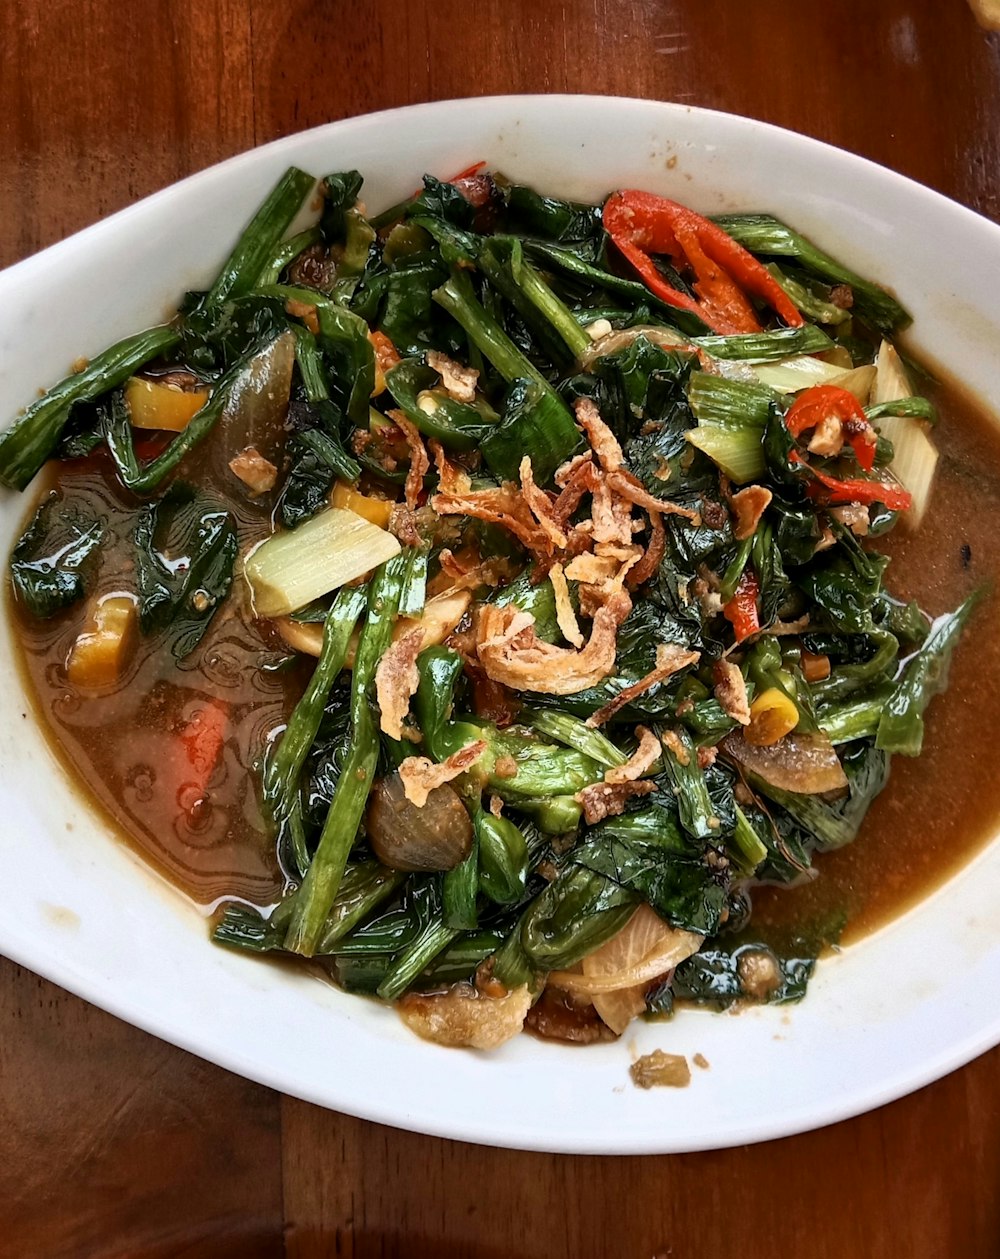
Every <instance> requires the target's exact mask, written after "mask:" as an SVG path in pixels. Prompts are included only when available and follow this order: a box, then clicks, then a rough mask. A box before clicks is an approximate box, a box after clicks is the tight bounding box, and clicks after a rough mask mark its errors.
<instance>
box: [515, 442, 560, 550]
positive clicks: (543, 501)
mask: <svg viewBox="0 0 1000 1259" xmlns="http://www.w3.org/2000/svg"><path fill="white" fill-rule="evenodd" d="M518 476H519V477H520V478H521V493H522V494H523V495H524V501H525V502H526V503H527V504H528V507H529V508H530V510H531V514H532V515H533V516H534V517H535V519H536V520H537V521H538V523H539V525H540V527H541V529H542V532H543V533H544V534H545V536H546V537H547V538H548V539H549V541H550V542H551V543H552V545H553V546H555V547H559V548H563V547H565V546H566V534H565V532H564V531H563V530H562V529H561V528H560V527H559V522H558V521H557V520H556V518H555V516H554V515H553V514H552V502H551V500H550V499H549V496H548V494H546V493H545V491H544V490H542V489H539V487H538V486H537V485H536V484H535V478H534V476H533V474H532V471H531V459H530V458H529V457H528V456H527V455H525V456H524V458H523V459H522V460H521V465H520V467H519V468H518Z"/></svg>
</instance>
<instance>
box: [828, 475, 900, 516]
mask: <svg viewBox="0 0 1000 1259" xmlns="http://www.w3.org/2000/svg"><path fill="white" fill-rule="evenodd" d="M809 471H810V472H811V473H812V475H813V476H814V477H815V478H816V480H815V481H814V482H813V483H812V484H811V485H809V486H808V487H807V489H806V492H807V493H808V495H809V497H810V498H815V499H817V500H819V501H820V502H822V503H824V504H826V505H828V506H830V507H835V506H838V505H840V504H841V503H862V504H864V505H865V506H870V505H871V504H872V503H885V505H886V507H888V508H889V510H890V511H908V510H909V508H910V507H911V506H912V505H913V495H912V494H911V493H910V491H909V490H904V489H903V487H902V486H901V485H896V484H894V483H893V482H891V481H863V480H861V479H860V478H856V479H853V480H846V481H838V480H837V478H836V477H832V476H827V475H826V474H825V473H823V472H818V471H817V470H816V469H815V468H810V469H809ZM817 482H818V484H817Z"/></svg>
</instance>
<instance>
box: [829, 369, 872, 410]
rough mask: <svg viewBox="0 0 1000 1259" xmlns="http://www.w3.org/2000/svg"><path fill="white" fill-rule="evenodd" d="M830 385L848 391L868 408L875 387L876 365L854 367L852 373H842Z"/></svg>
mask: <svg viewBox="0 0 1000 1259" xmlns="http://www.w3.org/2000/svg"><path fill="white" fill-rule="evenodd" d="M829 383H830V384H831V385H836V387H837V388H838V389H846V390H847V392H848V393H849V394H853V395H854V397H855V398H857V400H858V401H859V402H860V403H861V405H862V406H863V407H864V406H867V405H868V400H869V398H870V397H871V393H872V389H873V388H874V385H875V364H874V363H866V364H865V365H864V367H852V368H851V369H850V371H846V372H841V374H840V375H839V376H837V377H836V379H834V380H831V381H830V382H829Z"/></svg>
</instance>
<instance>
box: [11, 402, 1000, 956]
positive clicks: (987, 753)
mask: <svg viewBox="0 0 1000 1259" xmlns="http://www.w3.org/2000/svg"><path fill="white" fill-rule="evenodd" d="M928 392H930V393H932V394H933V395H934V398H935V401H936V402H937V404H938V407H939V411H940V413H941V415H942V423H941V428H940V431H939V438H938V445H939V448H940V450H941V458H940V461H939V464H938V472H937V478H936V482H935V487H934V494H933V499H932V503H931V507H930V510H929V512H928V517H927V520H926V522H925V525H924V527H923V528H922V529H921V530H920V531H919V532H918V533H916V534H910V533H908V532H907V530H906V529H905V527H904V526H902V525H900V526H898V527H897V529H896V530H895V531H894V532H893V533H892V534H890V535H889V536H888V537H886V538H882V539H879V540H878V541H877V543H876V545H877V547H878V548H879V549H880V550H885V551H887V552H888V553H889V554H890V555H891V556H892V561H893V562H892V565H891V567H890V568H889V570H888V585H889V587H890V589H891V590H892V591H893V593H894V594H896V595H898V596H902V597H906V598H910V597H913V598H916V599H918V600H919V602H920V603H921V605H922V606H923V607H925V608H926V609H927V610H928V611H929V612H931V613H932V614H935V615H936V614H938V613H940V612H943V611H946V610H949V609H951V608H953V607H955V606H956V605H957V604H958V603H959V602H961V600H962V599H963V598H964V597H965V596H966V595H967V594H968V593H969V592H970V590H972V589H975V588H976V587H978V586H981V585H985V584H987V583H989V582H992V581H995V579H996V576H997V574H998V573H1000V533H998V531H995V529H994V527H993V523H992V519H991V514H990V510H989V507H990V505H991V504H993V503H997V502H1000V432H998V430H997V428H996V427H995V425H993V424H992V423H990V421H989V420H988V419H987V418H986V417H985V416H984V415H983V414H982V413H981V411H980V410H979V409H978V408H977V407H976V406H975V405H974V404H972V403H971V402H970V401H969V400H968V399H966V398H964V397H963V396H962V395H961V394H960V393H959V392H957V391H956V390H955V389H954V388H951V387H949V388H948V389H943V388H939V387H935V388H934V389H931V390H928ZM49 475H51V473H49ZM191 479H204V480H210V482H217V480H218V478H217V477H215V476H212V477H211V478H207V477H204V476H202V477H197V476H194V477H191ZM59 483H60V485H61V487H62V490H63V492H64V493H65V494H66V495H75V494H79V495H81V496H82V497H84V498H86V499H88V501H89V502H91V503H92V504H93V505H94V506H95V507H96V508H97V509H98V510H100V511H102V512H103V513H104V514H106V515H108V516H109V518H110V519H111V521H112V522H113V523H112V538H111V542H110V544H109V545H106V546H105V547H104V548H103V550H102V558H101V572H100V585H99V589H98V590H97V593H98V594H104V593H109V592H111V591H113V590H115V589H129V588H131V587H132V585H133V584H134V579H133V577H132V574H131V566H132V561H131V553H130V538H131V532H132V529H133V526H134V518H135V517H134V513H135V510H136V506H137V504H136V501H135V500H134V499H132V498H131V497H130V496H128V495H126V494H124V493H123V492H122V491H121V490H120V488H119V487H118V486H117V483H116V481H115V478H114V475H113V472H112V470H111V467H110V464H109V463H108V461H107V460H106V459H105V458H104V457H103V456H100V455H98V456H95V457H93V458H90V459H87V460H82V461H79V462H75V463H70V464H66V465H64V466H63V467H62V468H61V469H60V475H59ZM212 488H213V489H214V492H215V493H218V489H217V486H212ZM226 497H227V498H228V499H229V501H228V503H227V505H228V506H229V507H230V508H231V509H232V510H233V511H234V512H235V514H236V516H237V519H238V524H239V530H240V536H241V547H245V546H246V545H248V544H249V543H250V542H252V541H254V540H256V539H257V538H259V537H260V536H262V535H263V533H264V532H266V531H267V528H268V514H269V513H268V511H267V510H266V509H267V507H268V506H269V505H268V504H266V503H264V504H262V505H261V506H258V507H254V508H251V507H250V506H248V505H247V504H246V502H245V501H244V500H242V498H237V497H236V496H228V495H227V496H226ZM123 513H125V514H123ZM963 548H968V550H967V551H965V550H964V549H963ZM238 589H239V583H237V585H236V587H235V588H234V591H238ZM8 594H9V583H8ZM10 602H11V605H12V619H13V623H14V626H15V630H16V637H17V639H18V642H19V644H20V647H21V651H20V656H21V664H22V667H23V670H24V672H25V675H26V681H27V687H26V689H27V690H28V692H29V694H30V695H31V696H32V698H33V701H34V704H35V707H36V713H37V714H38V716H39V719H40V721H41V724H42V727H43V729H44V730H45V731H46V733H47V735H48V737H49V740H50V743H51V744H52V746H53V749H54V751H55V752H56V754H57V755H58V756H59V758H60V759H61V761H62V762H63V764H64V765H65V766H66V768H67V771H68V772H69V774H70V776H71V778H73V779H74V780H75V781H76V782H78V783H80V784H83V785H84V786H85V787H86V788H89V791H90V794H91V797H92V799H93V800H94V801H96V802H97V803H98V804H99V805H100V806H102V808H103V811H104V812H105V814H106V816H107V818H108V820H109V823H110V824H111V825H112V826H113V827H114V829H116V830H117V831H119V832H120V833H122V834H123V835H124V836H125V837H126V839H127V840H128V842H130V843H131V844H133V846H135V847H136V848H137V849H138V850H139V851H140V852H141V854H142V855H143V856H144V857H146V858H147V859H149V860H150V861H152V862H153V863H154V864H155V865H156V866H157V867H159V868H160V869H161V870H162V871H163V872H164V873H165V874H166V875H167V877H168V878H169V879H170V880H171V881H172V882H174V883H175V884H177V885H178V886H180V887H181V888H182V889H183V890H184V891H185V892H187V893H188V894H189V895H190V896H191V897H192V898H193V899H194V900H195V901H197V902H198V903H200V904H211V903H213V902H215V901H217V900H218V899H219V898H220V897H223V896H235V897H240V898H245V899H247V900H249V901H252V902H255V903H258V904H268V903H271V902H273V900H274V899H275V897H276V895H277V893H278V891H279V889H280V885H281V877H280V872H279V870H278V867H277V862H276V860H275V856H274V844H273V838H272V836H271V834H270V832H269V829H268V827H267V826H266V824H265V822H264V820H263V818H262V817H261V813H260V807H259V803H258V797H257V775H256V772H255V770H254V765H255V762H256V761H257V759H258V757H259V755H260V751H261V749H262V747H263V745H264V742H265V740H266V738H267V737H268V735H269V733H270V732H271V731H273V730H274V729H275V728H276V727H278V726H280V725H282V724H283V723H284V721H285V720H286V719H287V715H288V713H289V712H290V711H291V707H292V706H293V705H294V703H295V700H296V699H297V698H298V696H299V695H300V694H301V692H302V688H303V686H304V683H305V679H306V677H307V676H308V669H309V665H308V663H307V662H301V661H300V662H299V663H298V664H296V665H293V666H292V667H290V668H273V667H269V666H273V665H275V664H276V663H277V662H278V659H279V656H280V653H276V652H275V651H274V650H273V648H272V646H271V644H269V643H268V642H266V641H265V640H264V639H262V638H261V636H260V634H259V632H258V630H257V628H256V626H255V624H254V622H253V621H252V619H251V618H250V617H249V616H248V615H247V613H246V610H245V609H244V607H243V605H242V601H241V599H240V598H239V596H238V594H237V593H235V592H234V594H233V595H231V596H230V599H229V600H228V602H227V604H226V606H225V607H224V608H223V609H222V610H221V611H220V612H219V613H218V614H217V615H216V617H215V618H214V619H213V621H212V624H211V626H210V628H209V631H208V633H207V634H206V635H205V638H204V639H203V640H202V643H201V645H200V646H199V648H198V649H197V651H196V652H195V653H194V655H193V656H192V657H191V658H190V659H189V660H187V661H184V662H183V663H182V664H181V666H180V667H178V666H177V665H176V664H175V662H174V661H173V659H172V657H171V656H170V655H169V653H167V654H166V656H165V657H164V655H163V653H158V652H157V650H156V644H155V641H152V642H140V647H139V650H138V651H137V653H136V655H135V658H134V659H133V661H132V664H131V667H130V672H129V676H128V679H127V682H126V685H125V686H123V687H122V688H121V689H120V690H118V691H116V692H115V693H114V694H111V695H106V696H98V697H86V698H84V697H81V696H77V695H75V694H73V692H72V690H71V689H70V688H69V687H68V686H67V683H66V678H65V671H64V663H65V660H66V656H67V653H68V651H69V648H70V646H71V644H72V642H73V640H74V639H75V637H76V635H77V633H78V632H79V630H80V626H81V622H82V617H83V615H84V614H83V611H82V609H81V608H80V607H77V608H72V609H70V610H69V611H68V612H67V613H65V614H64V615H62V616H59V617H56V618H54V619H53V620H51V621H48V622H36V621H34V620H32V619H31V618H30V617H28V616H25V615H22V614H21V613H20V611H19V610H18V609H17V608H16V606H13V600H10ZM998 615H1000V592H998V591H996V590H992V591H990V592H989V594H988V595H987V597H986V598H985V599H984V601H983V603H982V605H981V606H980V607H979V609H978V610H977V612H976V614H975V616H974V618H973V621H972V623H971V625H970V627H969V629H968V631H967V633H966V635H965V636H964V638H963V640H962V642H961V644H960V646H959V648H958V650H957V652H956V655H955V660H954V662H953V665H952V674H951V686H950V687H949V690H948V691H947V692H946V693H945V694H944V695H942V696H939V697H937V698H936V699H935V700H934V701H933V703H932V705H931V707H930V709H929V711H928V714H927V731H926V738H925V742H924V753H923V755H922V756H921V757H920V758H919V759H915V760H910V759H907V758H905V757H895V758H894V760H893V765H892V773H891V777H890V780H889V785H888V786H887V788H886V789H885V791H884V792H883V793H882V795H881V796H880V797H879V798H878V799H877V800H876V801H875V803H874V805H873V806H872V808H871V810H870V812H869V814H868V816H867V818H866V820H865V823H864V826H863V828H862V831H861V834H860V835H859V837H858V839H857V841H856V842H855V843H854V844H852V845H849V846H848V847H846V848H844V849H842V850H841V851H839V852H836V853H829V854H825V855H821V856H820V857H818V858H817V861H816V870H817V874H818V877H816V878H815V879H813V880H812V881H811V882H808V883H805V884H802V885H799V886H796V887H794V888H786V887H780V888H778V887H758V888H755V889H754V892H753V904H754V924H755V926H759V927H760V929H761V931H762V933H763V934H766V933H767V932H768V930H769V929H775V930H779V931H780V930H782V929H787V928H788V927H795V926H798V925H807V924H809V923H813V922H821V921H829V919H830V917H831V915H832V914H833V913H835V912H837V911H845V912H846V913H847V915H848V928H847V933H846V936H845V939H847V940H850V939H852V938H857V937H858V936H859V935H861V934H863V933H865V932H867V931H869V930H872V929H874V928H875V927H877V926H878V925H880V924H881V923H883V922H884V921H886V920H887V919H888V918H890V917H892V916H893V915H894V914H897V913H899V912H901V911H902V910H903V909H905V908H906V907H907V906H908V905H910V904H912V903H913V902H914V901H916V900H918V899H919V898H920V897H921V896H923V895H925V894H926V893H927V892H928V891H929V890H931V889H932V888H933V887H934V886H936V885H937V884H938V883H940V882H941V881H942V880H943V879H945V878H946V877H948V875H950V874H951V873H953V872H954V871H955V870H956V869H957V867H959V866H960V865H961V864H962V863H963V862H964V861H966V860H967V859H968V858H969V856H970V855H971V854H972V853H974V852H975V851H976V850H977V849H978V848H979V847H981V846H982V844H983V843H984V842H985V841H986V840H987V839H988V838H989V837H990V835H991V833H992V830H993V828H994V827H995V824H996V820H997V817H998V814H1000V781H997V779H996V777H995V769H996V764H997V753H996V751H995V749H996V748H997V747H998V746H1000V645H997V644H996V642H995V641H994V640H993V639H992V638H991V636H989V635H988V634H986V633H985V632H984V627H985V626H987V625H989V624H990V623H991V622H993V623H995V619H996V618H997V616H998ZM213 701H223V702H225V703H228V704H229V705H230V718H231V721H230V727H229V734H228V737H227V740H226V744H225V750H224V754H223V757H222V759H221V763H220V766H219V768H218V770H217V772H216V774H215V776H214V777H213V779H212V781H211V783H210V789H209V792H208V797H207V801H206V803H205V805H204V807H202V808H199V810H198V811H197V813H198V816H197V823H196V824H194V825H192V824H189V823H188V822H187V821H186V818H185V810H184V807H183V806H184V804H185V803H190V802H189V801H185V799H184V797H183V790H184V784H183V782H178V781H177V780H176V779H175V778H172V777H171V775H170V772H169V766H170V758H171V753H172V752H174V751H175V750H176V742H177V740H176V730H177V729H178V728H179V727H180V726H181V725H182V724H183V723H184V722H186V721H188V720H190V718H191V717H192V716H193V715H194V714H195V713H196V712H197V710H198V709H199V707H201V706H204V705H205V704H209V703H211V702H213Z"/></svg>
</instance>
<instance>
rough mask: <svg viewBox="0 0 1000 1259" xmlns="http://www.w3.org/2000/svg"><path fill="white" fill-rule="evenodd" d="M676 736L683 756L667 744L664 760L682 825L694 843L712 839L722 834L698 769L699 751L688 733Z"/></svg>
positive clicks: (701, 774)
mask: <svg viewBox="0 0 1000 1259" xmlns="http://www.w3.org/2000/svg"><path fill="white" fill-rule="evenodd" d="M674 733H675V734H676V736H677V738H678V739H679V740H680V743H681V752H682V756H678V753H677V752H675V751H674V749H673V747H671V746H670V745H669V744H664V749H663V752H664V755H663V760H664V764H665V766H666V769H667V773H668V774H669V776H670V779H671V782H672V783H673V788H674V795H675V796H676V797H677V808H678V811H679V814H680V820H681V825H682V826H683V827H684V829H685V830H686V831H687V832H688V834H689V835H693V836H694V837H695V839H708V838H711V837H712V836H715V835H717V834H718V832H719V819H718V818H717V817H716V816H715V809H714V808H713V807H712V800H711V797H710V796H709V794H708V787H707V785H706V783H705V775H704V774H703V773H702V771H701V768H700V766H699V765H698V751H697V748H696V747H695V745H694V742H693V740H692V738H691V736H690V734H688V732H687V731H686V730H684V729H682V728H678V729H675V731H674Z"/></svg>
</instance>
